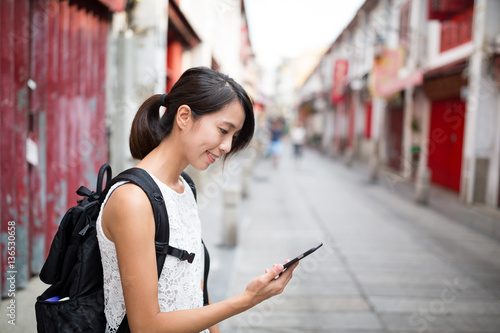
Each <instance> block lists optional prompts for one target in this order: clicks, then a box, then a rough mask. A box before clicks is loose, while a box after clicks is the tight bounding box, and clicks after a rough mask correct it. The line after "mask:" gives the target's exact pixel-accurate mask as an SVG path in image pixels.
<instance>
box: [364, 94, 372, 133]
mask: <svg viewBox="0 0 500 333" xmlns="http://www.w3.org/2000/svg"><path fill="white" fill-rule="evenodd" d="M371 136H372V102H371V101H370V102H368V103H366V104H365V138H367V139H369V138H371Z"/></svg>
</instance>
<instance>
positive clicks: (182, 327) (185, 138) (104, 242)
mask: <svg viewBox="0 0 500 333" xmlns="http://www.w3.org/2000/svg"><path fill="white" fill-rule="evenodd" d="M160 106H164V107H165V109H166V111H165V112H164V113H163V115H162V116H161V117H160ZM253 131H254V117H253V110H252V101H251V100H250V98H249V96H248V95H247V93H246V92H245V90H244V89H243V88H242V87H241V86H240V85H239V84H238V83H236V82H235V81H234V80H232V79H231V78H229V77H227V76H226V75H223V74H220V73H218V72H216V71H213V70H211V69H208V68H192V69H189V70H187V71H186V72H185V73H184V74H183V75H182V76H181V78H180V79H179V81H178V82H177V83H176V84H175V85H174V86H173V88H172V90H171V92H170V93H169V94H168V95H167V94H164V95H155V96H152V97H150V98H149V99H148V100H146V101H145V102H144V104H143V105H142V106H141V107H140V108H139V110H138V112H137V114H136V116H135V119H134V121H133V124H132V130H131V135H130V149H131V152H132V156H133V157H134V158H136V159H138V160H140V162H139V163H138V164H137V167H138V168H142V169H144V170H146V171H147V172H148V173H149V174H150V175H151V176H152V177H153V179H154V180H155V182H156V183H157V184H158V186H159V188H160V189H161V192H162V195H163V197H164V200H165V202H166V206H167V211H168V216H169V223H170V245H172V246H175V247H178V248H181V249H185V250H187V251H188V252H194V253H195V259H194V261H193V263H192V264H190V263H188V262H187V261H180V260H179V259H177V258H175V257H171V256H167V258H166V260H165V264H164V267H163V270H162V273H161V276H160V278H159V279H158V275H157V268H156V253H155V246H154V238H155V223H154V217H153V211H152V208H151V204H150V202H149V200H148V198H147V196H146V195H145V193H144V192H143V191H142V190H141V189H140V188H139V187H137V186H136V185H133V184H130V183H129V184H126V183H117V184H116V185H115V186H114V187H112V188H111V189H110V191H109V193H108V196H107V198H106V201H105V202H104V203H103V205H102V208H101V213H100V216H99V218H98V221H97V235H98V236H97V237H98V241H99V247H100V251H101V256H102V263H103V270H104V294H105V313H106V319H107V322H108V324H107V328H106V331H107V332H116V330H117V329H118V327H119V325H120V323H121V321H122V319H123V317H124V316H125V313H126V314H127V318H128V322H129V326H130V330H131V332H147V333H153V332H176V333H179V332H208V329H210V332H211V333H213V332H218V331H219V330H218V327H217V323H218V322H220V321H222V320H224V319H227V318H229V317H231V316H234V315H236V314H238V313H241V312H243V311H245V310H247V309H249V308H251V307H253V306H255V305H257V304H258V303H260V302H262V301H263V300H265V299H267V298H270V297H272V296H275V295H277V294H280V293H281V292H282V291H283V289H284V288H285V286H286V285H287V283H288V282H289V281H290V279H291V277H292V272H293V269H294V268H295V267H296V265H294V266H292V267H290V268H289V269H287V270H286V271H285V272H283V274H281V275H280V277H279V278H277V279H275V277H276V276H278V275H279V274H280V273H282V271H283V266H282V265H274V266H273V268H271V269H266V270H265V272H266V273H265V274H264V275H261V276H259V277H257V278H255V279H254V280H252V281H251V282H250V283H249V284H248V286H247V287H246V290H245V291H243V292H242V293H241V294H239V295H236V296H234V297H232V298H229V299H227V300H225V301H222V302H219V303H215V304H211V305H208V306H203V291H202V283H203V282H202V278H203V248H202V244H201V226H200V221H199V218H198V212H197V208H196V202H195V199H194V196H193V194H192V192H191V189H190V188H189V186H188V185H187V183H186V181H185V180H184V179H183V178H182V177H181V176H180V174H181V172H182V171H183V170H184V168H186V166H187V165H188V164H190V165H192V166H193V167H194V168H196V169H198V170H205V169H207V168H208V166H209V165H210V164H212V163H214V162H215V161H216V160H217V159H219V158H222V159H223V160H225V159H227V158H228V157H230V156H231V155H233V154H234V153H236V152H238V151H240V150H242V149H243V148H244V147H246V146H247V145H248V143H249V142H250V140H251V138H252V135H253Z"/></svg>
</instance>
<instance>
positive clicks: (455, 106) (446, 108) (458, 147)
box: [428, 99, 465, 192]
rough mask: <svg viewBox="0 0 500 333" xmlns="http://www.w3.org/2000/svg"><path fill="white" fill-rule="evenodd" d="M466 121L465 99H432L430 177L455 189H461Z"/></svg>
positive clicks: (437, 182)
mask: <svg viewBox="0 0 500 333" xmlns="http://www.w3.org/2000/svg"><path fill="white" fill-rule="evenodd" d="M464 124H465V102H464V101H462V100H460V99H451V100H443V101H434V102H433V103H432V106H431V123H430V131H429V156H428V166H429V168H430V169H431V170H432V175H431V181H432V182H433V183H435V184H438V185H441V186H444V187H446V188H449V189H451V190H453V191H456V192H459V191H460V174H461V171H462V148H463V135H464Z"/></svg>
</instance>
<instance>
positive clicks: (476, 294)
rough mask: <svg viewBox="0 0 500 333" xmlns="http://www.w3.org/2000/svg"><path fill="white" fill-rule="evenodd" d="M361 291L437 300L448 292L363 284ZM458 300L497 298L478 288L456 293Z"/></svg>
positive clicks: (423, 288) (438, 287)
mask: <svg viewBox="0 0 500 333" xmlns="http://www.w3.org/2000/svg"><path fill="white" fill-rule="evenodd" d="M363 290H364V292H365V294H366V295H369V296H401V297H430V298H436V297H437V298H439V297H442V296H441V295H443V293H445V292H446V291H447V290H450V289H449V287H447V286H409V287H404V286H390V285H369V284H364V285H363ZM456 295H457V297H459V298H460V299H486V300H497V299H498V298H497V297H496V296H495V295H494V294H492V293H491V292H489V291H488V290H486V289H483V288H480V287H468V288H466V289H464V290H459V291H458V292H457V293H456Z"/></svg>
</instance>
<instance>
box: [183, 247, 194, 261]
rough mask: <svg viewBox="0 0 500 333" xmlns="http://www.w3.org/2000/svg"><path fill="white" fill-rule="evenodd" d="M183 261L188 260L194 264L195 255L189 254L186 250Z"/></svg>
mask: <svg viewBox="0 0 500 333" xmlns="http://www.w3.org/2000/svg"><path fill="white" fill-rule="evenodd" d="M183 252H184V253H183V254H182V258H181V261H184V260H187V262H188V263H190V264H192V263H193V260H194V256H195V253H189V252H188V251H186V250H183Z"/></svg>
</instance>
